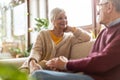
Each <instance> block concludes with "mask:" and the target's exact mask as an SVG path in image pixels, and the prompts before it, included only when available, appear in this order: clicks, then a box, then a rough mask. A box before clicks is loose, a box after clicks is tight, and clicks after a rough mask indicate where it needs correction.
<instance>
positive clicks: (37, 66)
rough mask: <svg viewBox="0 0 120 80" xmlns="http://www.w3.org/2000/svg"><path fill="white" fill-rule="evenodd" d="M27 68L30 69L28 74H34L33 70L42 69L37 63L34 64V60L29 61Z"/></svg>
mask: <svg viewBox="0 0 120 80" xmlns="http://www.w3.org/2000/svg"><path fill="white" fill-rule="evenodd" d="M29 68H30V73H32V72H34V71H35V70H40V69H42V67H41V66H40V65H39V64H38V63H36V62H35V60H31V61H30V64H29Z"/></svg>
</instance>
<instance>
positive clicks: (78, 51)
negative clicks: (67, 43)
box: [0, 40, 94, 67]
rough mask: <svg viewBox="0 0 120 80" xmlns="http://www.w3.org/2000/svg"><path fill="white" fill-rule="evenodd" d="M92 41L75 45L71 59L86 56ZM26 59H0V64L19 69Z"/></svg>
mask: <svg viewBox="0 0 120 80" xmlns="http://www.w3.org/2000/svg"><path fill="white" fill-rule="evenodd" d="M93 43H94V40H91V41H88V42H83V43H80V44H76V45H74V46H73V48H72V50H71V51H72V53H71V59H77V58H82V57H85V56H87V55H88V53H89V51H90V50H91V48H92V46H93ZM26 59H27V58H26V57H25V58H12V59H0V63H7V64H12V65H15V66H16V67H20V66H21V65H22V64H23V62H24V61H25V60H26Z"/></svg>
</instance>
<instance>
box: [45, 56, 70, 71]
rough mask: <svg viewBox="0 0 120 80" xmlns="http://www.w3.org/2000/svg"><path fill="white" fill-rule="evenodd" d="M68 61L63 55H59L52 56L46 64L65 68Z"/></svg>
mask: <svg viewBox="0 0 120 80" xmlns="http://www.w3.org/2000/svg"><path fill="white" fill-rule="evenodd" d="M67 62H68V59H67V58H66V57H64V56H60V57H58V58H53V59H51V60H49V61H48V62H47V63H46V65H47V66H48V67H50V68H54V69H56V70H65V69H66V64H67Z"/></svg>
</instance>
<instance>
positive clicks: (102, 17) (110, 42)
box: [46, 0, 120, 80]
mask: <svg viewBox="0 0 120 80" xmlns="http://www.w3.org/2000/svg"><path fill="white" fill-rule="evenodd" d="M99 22H100V24H104V25H105V26H106V28H105V29H103V30H102V31H101V33H100V34H99V36H98V37H97V39H96V42H95V44H94V46H93V49H92V51H91V53H90V54H89V55H88V57H86V58H82V59H77V60H69V61H68V60H67V58H65V57H63V56H61V57H58V58H55V59H52V60H50V61H49V62H48V63H47V65H48V66H49V67H51V68H56V69H59V70H68V71H73V72H83V73H84V74H86V75H89V76H90V77H92V78H93V79H94V80H120V0H102V1H101V2H100V4H99ZM66 74H68V73H66ZM58 75H59V74H58ZM46 80H47V79H46ZM61 80H62V79H61ZM74 80H75V79H74ZM80 80H81V79H80Z"/></svg>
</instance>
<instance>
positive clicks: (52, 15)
mask: <svg viewBox="0 0 120 80" xmlns="http://www.w3.org/2000/svg"><path fill="white" fill-rule="evenodd" d="M61 12H65V11H64V9H62V8H54V9H53V10H52V11H51V13H50V17H49V18H50V21H51V22H53V21H54V20H55V19H56V17H57V16H58V15H59V14H60V13H61Z"/></svg>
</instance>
